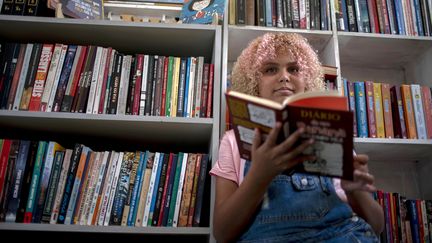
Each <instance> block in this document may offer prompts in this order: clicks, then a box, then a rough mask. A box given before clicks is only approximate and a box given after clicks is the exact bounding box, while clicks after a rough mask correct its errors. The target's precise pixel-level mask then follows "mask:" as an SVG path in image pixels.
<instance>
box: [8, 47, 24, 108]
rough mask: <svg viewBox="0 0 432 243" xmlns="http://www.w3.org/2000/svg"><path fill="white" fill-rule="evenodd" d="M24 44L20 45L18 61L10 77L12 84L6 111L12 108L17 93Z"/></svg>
mask: <svg viewBox="0 0 432 243" xmlns="http://www.w3.org/2000/svg"><path fill="white" fill-rule="evenodd" d="M26 47H27V45H26V44H21V47H20V51H19V54H18V60H17V64H16V67H15V72H14V75H13V77H12V84H11V87H10V90H9V97H8V99H7V106H6V109H8V110H12V107H13V103H14V99H15V95H16V91H17V86H18V81H19V79H20V75H21V69H22V66H23V62H24V54H25V52H26Z"/></svg>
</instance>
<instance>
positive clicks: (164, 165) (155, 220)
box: [152, 153, 169, 226]
mask: <svg viewBox="0 0 432 243" xmlns="http://www.w3.org/2000/svg"><path fill="white" fill-rule="evenodd" d="M168 162H169V153H166V154H165V155H164V157H163V160H162V165H160V166H162V168H161V172H160V173H161V174H160V177H159V184H158V187H157V194H156V202H155V207H154V211H153V218H152V226H157V225H158V222H159V214H160V211H161V202H162V196H163V191H164V186H165V178H166V176H167V168H168ZM155 189H156V188H155Z"/></svg>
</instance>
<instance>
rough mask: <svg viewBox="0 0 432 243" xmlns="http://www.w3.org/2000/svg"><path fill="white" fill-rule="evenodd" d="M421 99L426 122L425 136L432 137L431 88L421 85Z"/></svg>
mask: <svg viewBox="0 0 432 243" xmlns="http://www.w3.org/2000/svg"><path fill="white" fill-rule="evenodd" d="M421 92H422V99H423V110H424V115H425V122H426V132H427V138H429V139H431V138H432V95H431V89H430V88H429V87H427V86H422V87H421Z"/></svg>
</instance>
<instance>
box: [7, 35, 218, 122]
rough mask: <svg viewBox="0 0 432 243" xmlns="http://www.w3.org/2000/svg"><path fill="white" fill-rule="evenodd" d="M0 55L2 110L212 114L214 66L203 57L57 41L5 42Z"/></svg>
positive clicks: (181, 114)
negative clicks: (132, 51)
mask: <svg viewBox="0 0 432 243" xmlns="http://www.w3.org/2000/svg"><path fill="white" fill-rule="evenodd" d="M0 54H1V57H0V58H1V62H0V67H1V70H2V72H1V73H0V108H1V109H8V110H29V111H46V112H51V111H56V112H58V111H62V112H80V113H88V114H122V115H125V114H126V115H153V116H171V117H176V116H177V117H211V116H212V99H213V76H214V75H213V73H214V65H213V64H208V63H204V57H173V56H158V55H144V54H136V55H125V54H122V53H120V52H118V51H117V50H115V49H114V48H111V47H108V48H105V47H101V46H93V45H91V46H82V45H66V44H59V43H57V44H48V43H46V44H41V43H29V44H19V43H5V44H4V45H2V50H1V53H0Z"/></svg>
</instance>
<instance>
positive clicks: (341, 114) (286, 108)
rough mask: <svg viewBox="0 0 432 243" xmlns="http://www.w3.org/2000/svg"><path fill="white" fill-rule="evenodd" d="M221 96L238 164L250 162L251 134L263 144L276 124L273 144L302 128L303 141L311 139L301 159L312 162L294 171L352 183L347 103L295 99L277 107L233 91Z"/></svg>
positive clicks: (318, 97) (318, 94)
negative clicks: (308, 157)
mask: <svg viewBox="0 0 432 243" xmlns="http://www.w3.org/2000/svg"><path fill="white" fill-rule="evenodd" d="M225 95H226V100H227V104H228V110H229V112H230V115H231V117H232V121H231V122H232V128H233V129H234V132H235V136H236V140H237V144H238V147H239V152H240V156H241V157H242V158H243V159H246V160H251V150H252V142H253V139H254V134H255V133H254V129H255V128H258V129H260V131H261V134H262V137H263V139H265V138H266V137H267V136H268V134H269V133H270V131H271V129H272V128H273V127H274V126H275V125H276V122H281V123H282V128H281V133H280V134H279V135H278V143H280V142H281V141H283V140H284V139H285V138H287V137H288V136H289V135H290V134H292V133H294V132H295V131H296V130H297V129H298V128H300V127H303V128H304V132H303V133H302V135H301V140H302V141H304V140H307V139H310V138H313V139H314V144H313V145H312V146H310V147H309V148H307V149H306V150H305V151H304V152H303V153H304V154H308V155H314V156H315V159H314V160H310V161H305V162H303V163H301V164H299V166H296V168H294V170H295V171H299V172H309V173H313V174H321V175H326V176H331V177H339V178H343V179H348V180H352V179H353V113H352V112H351V111H349V109H348V106H347V100H346V99H347V98H346V97H344V96H341V95H340V94H338V93H337V91H311V92H305V93H299V94H295V95H292V96H290V97H288V98H286V99H285V100H284V102H282V103H277V102H274V101H271V100H268V99H264V98H260V97H256V96H251V95H247V94H243V93H240V92H236V91H228V92H227V93H226V94H225ZM291 172H292V171H289V172H287V173H291Z"/></svg>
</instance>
